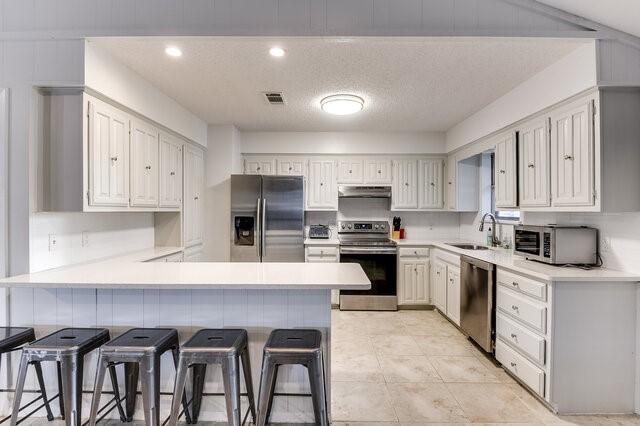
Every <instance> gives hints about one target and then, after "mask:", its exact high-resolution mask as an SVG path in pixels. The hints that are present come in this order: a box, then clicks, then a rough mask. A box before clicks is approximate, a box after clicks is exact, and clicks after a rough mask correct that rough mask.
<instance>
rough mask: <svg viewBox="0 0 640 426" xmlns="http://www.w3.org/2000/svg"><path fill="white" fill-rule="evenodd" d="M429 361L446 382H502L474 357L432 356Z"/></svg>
mask: <svg viewBox="0 0 640 426" xmlns="http://www.w3.org/2000/svg"><path fill="white" fill-rule="evenodd" d="M429 360H430V361H431V363H432V364H433V366H434V368H435V369H436V371H437V372H438V374H439V375H440V377H441V378H442V380H444V381H445V382H453V383H461V382H469V383H497V382H499V381H500V380H499V379H498V378H497V377H496V376H495V375H494V374H492V373H491V371H489V370H488V369H487V367H485V366H484V365H482V363H481V362H480V361H479V360H478V359H477V358H476V357H473V356H432V357H429Z"/></svg>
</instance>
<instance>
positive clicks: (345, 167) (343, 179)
mask: <svg viewBox="0 0 640 426" xmlns="http://www.w3.org/2000/svg"><path fill="white" fill-rule="evenodd" d="M363 169H364V161H363V160H362V159H358V158H355V159H351V158H347V159H343V160H339V161H338V183H347V184H349V183H351V184H361V183H363V182H364V170H363Z"/></svg>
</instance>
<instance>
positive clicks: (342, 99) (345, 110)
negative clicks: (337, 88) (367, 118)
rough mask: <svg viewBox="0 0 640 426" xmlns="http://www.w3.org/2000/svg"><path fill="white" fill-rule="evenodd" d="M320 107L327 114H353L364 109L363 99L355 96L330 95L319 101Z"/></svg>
mask: <svg viewBox="0 0 640 426" xmlns="http://www.w3.org/2000/svg"><path fill="white" fill-rule="evenodd" d="M320 107H321V108H322V110H323V111H324V112H326V113H328V114H333V115H349V114H355V113H356V112H360V111H362V108H364V99H362V98H361V97H360V96H356V95H344V94H343V95H331V96H327V97H326V98H324V99H322V100H321V101H320Z"/></svg>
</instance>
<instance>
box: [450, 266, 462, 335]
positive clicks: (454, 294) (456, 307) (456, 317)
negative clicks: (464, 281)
mask: <svg viewBox="0 0 640 426" xmlns="http://www.w3.org/2000/svg"><path fill="white" fill-rule="evenodd" d="M447 316H448V317H449V319H450V320H451V321H453V322H454V323H456V324H458V325H460V269H459V268H456V267H453V266H448V267H447Z"/></svg>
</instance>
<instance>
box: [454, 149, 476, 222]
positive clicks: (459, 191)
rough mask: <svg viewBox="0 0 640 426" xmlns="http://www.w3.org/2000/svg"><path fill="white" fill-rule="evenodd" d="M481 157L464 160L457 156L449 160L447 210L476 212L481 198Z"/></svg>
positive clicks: (473, 156) (474, 156)
mask: <svg viewBox="0 0 640 426" xmlns="http://www.w3.org/2000/svg"><path fill="white" fill-rule="evenodd" d="M479 172H480V155H479V154H478V155H472V156H470V157H468V158H464V159H462V160H460V159H458V155H457V154H451V155H449V157H448V158H447V164H446V167H445V174H446V190H445V203H446V208H447V210H451V211H456V212H476V211H478V209H479V198H480V183H479V182H480V179H479Z"/></svg>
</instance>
